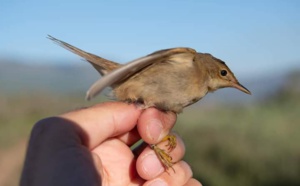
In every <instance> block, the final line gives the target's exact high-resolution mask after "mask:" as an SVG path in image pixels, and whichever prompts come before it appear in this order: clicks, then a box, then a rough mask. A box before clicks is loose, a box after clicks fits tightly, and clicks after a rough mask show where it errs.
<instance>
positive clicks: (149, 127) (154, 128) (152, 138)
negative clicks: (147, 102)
mask: <svg viewBox="0 0 300 186" xmlns="http://www.w3.org/2000/svg"><path fill="white" fill-rule="evenodd" d="M176 118H177V117H176V114H175V113H173V112H163V111H160V110H158V109H156V108H148V109H146V110H144V111H143V112H142V114H141V116H140V118H139V119H138V124H137V128H138V131H139V133H140V135H141V137H142V138H143V140H144V141H145V142H147V143H149V144H156V143H158V142H160V141H161V140H162V139H163V138H164V137H165V136H166V135H167V134H168V133H169V131H170V130H171V129H172V127H173V126H174V124H175V122H176Z"/></svg>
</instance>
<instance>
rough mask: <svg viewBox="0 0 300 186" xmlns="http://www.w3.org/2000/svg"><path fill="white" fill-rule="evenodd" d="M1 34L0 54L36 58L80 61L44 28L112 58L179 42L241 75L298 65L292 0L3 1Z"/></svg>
mask: <svg viewBox="0 0 300 186" xmlns="http://www.w3.org/2000/svg"><path fill="white" fill-rule="evenodd" d="M0 33H1V35H0V57H1V56H5V57H14V58H19V59H26V61H31V63H39V64H43V63H55V64H56V63H57V62H60V63H64V64H71V65H72V64H73V62H72V61H73V60H74V61H75V62H74V64H79V63H82V62H81V61H80V60H78V59H79V58H78V57H77V56H75V55H74V54H72V53H70V52H68V51H66V50H64V49H62V48H60V47H58V46H56V45H54V44H53V43H52V42H51V41H49V40H47V39H46V36H47V34H50V35H52V36H54V37H57V38H59V39H61V40H64V41H66V42H68V43H70V44H73V45H75V46H77V47H79V48H82V49H84V50H86V51H89V52H91V53H94V54H98V55H100V56H103V57H107V58H109V59H112V60H116V61H119V62H127V61H130V60H132V59H135V58H138V57H141V56H143V55H146V54H148V53H151V52H153V51H155V50H159V49H164V48H171V47H178V46H186V47H192V48H195V49H196V50H197V51H199V52H208V53H211V54H213V55H214V56H216V57H218V58H220V59H222V60H224V61H225V62H226V63H227V64H228V66H229V67H230V68H231V69H232V70H233V71H234V72H235V74H238V75H240V76H244V77H249V76H250V77H251V74H252V73H257V74H260V75H261V74H265V73H272V72H276V73H277V72H279V71H281V69H284V70H286V69H289V68H294V67H300V64H299V63H300V1H296V0H295V1H290V0H285V1H284V0H282V1H276V0H273V1H267V0H261V1H248V2H246V1H244V2H242V1H221V0H220V1H213V0H211V1H200V0H181V1H179V0H152V1H138V0H132V1H121V0H119V1H116V0H112V1H99V0H98V1H96V0H93V1H75V0H72V1H68V0H66V1H61V0H52V1H48V2H47V1H37V0H27V1H16V0H2V1H1V2H0ZM28 59H29V60H28ZM61 59H63V60H61ZM55 61H56V62H55Z"/></svg>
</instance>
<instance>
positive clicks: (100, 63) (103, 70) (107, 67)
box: [48, 35, 120, 75]
mask: <svg viewBox="0 0 300 186" xmlns="http://www.w3.org/2000/svg"><path fill="white" fill-rule="evenodd" d="M48 39H50V40H52V41H54V42H55V43H56V44H58V45H60V46H61V47H63V48H65V49H67V50H69V51H71V52H73V53H74V54H77V55H79V56H80V57H83V58H84V59H85V60H87V61H88V62H89V63H90V64H91V65H93V67H94V68H95V69H96V70H97V71H98V72H99V73H100V74H101V75H105V74H107V73H109V72H111V71H112V70H114V69H116V68H118V67H119V66H120V64H118V63H115V62H113V61H110V60H107V59H104V58H102V57H99V56H97V55H94V54H91V53H88V52H85V51H83V50H81V49H79V48H77V47H74V46H72V45H70V44H69V43H66V42H64V41H61V40H59V39H56V38H55V37H52V36H50V35H48Z"/></svg>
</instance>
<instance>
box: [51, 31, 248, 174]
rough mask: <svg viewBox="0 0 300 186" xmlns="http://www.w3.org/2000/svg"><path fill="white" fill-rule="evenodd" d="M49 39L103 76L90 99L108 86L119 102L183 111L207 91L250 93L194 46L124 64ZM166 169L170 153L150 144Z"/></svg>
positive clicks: (224, 67) (170, 142)
mask: <svg viewBox="0 0 300 186" xmlns="http://www.w3.org/2000/svg"><path fill="white" fill-rule="evenodd" d="M49 39H51V40H52V41H54V42H56V43H57V44H59V45H60V46H62V47H64V48H66V49H68V50H70V51H71V52H73V53H75V54H77V55H79V56H81V57H83V58H84V59H85V60H87V61H88V62H89V63H91V64H92V65H93V66H94V68H95V69H96V70H97V71H98V72H99V73H100V74H101V75H102V76H103V77H102V78H101V79H99V80H98V81H97V82H95V83H94V84H93V85H92V87H91V88H90V89H89V90H88V91H87V95H86V98H87V99H91V98H93V97H94V96H96V95H97V94H98V93H100V92H101V91H102V90H103V89H104V88H105V87H107V86H110V87H112V89H113V93H114V96H115V97H116V99H117V100H119V101H125V102H128V103H139V104H141V105H142V106H143V108H144V109H146V108H149V107H155V108H157V109H159V110H162V111H172V112H175V113H180V112H182V109H183V108H184V107H186V106H188V105H191V104H193V103H195V102H197V101H199V100H200V99H201V98H202V97H204V96H205V95H206V94H207V93H208V92H213V91H215V90H217V89H220V88H225V87H233V88H236V89H238V90H241V91H243V92H245V93H247V94H251V93H250V91H249V90H248V89H247V88H245V87H244V86H243V85H241V84H240V83H239V82H238V80H237V79H236V78H235V76H234V74H233V73H232V72H231V70H230V69H229V68H228V67H227V65H226V64H225V63H224V62H223V61H221V60H220V59H218V58H215V57H214V56H212V55H211V54H207V53H197V52H196V51H195V50H194V49H191V48H171V49H165V50H160V51H157V52H154V53H152V54H150V55H147V56H145V57H141V58H138V59H136V60H134V61H132V62H129V63H127V64H125V65H121V64H119V63H115V62H113V61H109V60H107V59H104V58H101V57H99V56H96V55H94V54H91V53H88V52H85V51H83V50H80V49H78V48H76V47H74V46H72V45H70V44H68V43H66V42H63V41H60V40H58V39H56V38H54V37H52V36H49ZM166 140H168V146H169V151H171V150H173V149H174V148H175V147H176V137H175V136H174V135H168V136H167V137H166V138H165V139H163V141H166ZM151 147H152V149H153V150H154V151H155V152H156V154H157V156H158V157H159V159H160V160H161V162H162V164H163V165H164V166H165V168H166V169H168V168H172V165H173V162H172V158H171V156H170V155H169V153H168V152H165V151H164V150H162V149H160V148H158V147H157V146H156V145H151Z"/></svg>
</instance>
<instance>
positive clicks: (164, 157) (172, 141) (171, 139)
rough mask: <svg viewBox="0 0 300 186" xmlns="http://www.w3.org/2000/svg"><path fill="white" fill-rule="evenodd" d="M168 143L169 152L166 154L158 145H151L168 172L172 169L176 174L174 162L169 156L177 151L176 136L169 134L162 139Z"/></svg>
mask: <svg viewBox="0 0 300 186" xmlns="http://www.w3.org/2000/svg"><path fill="white" fill-rule="evenodd" d="M164 141H168V143H167V144H166V147H167V148H168V152H166V151H165V150H163V149H160V148H159V147H158V146H156V145H150V146H151V148H152V149H153V150H154V152H155V154H156V155H157V157H158V159H159V160H160V161H161V163H162V164H163V166H164V168H165V169H166V170H168V169H169V168H172V170H173V171H174V172H175V170H174V169H173V167H172V166H173V165H174V162H172V157H171V155H170V154H169V153H170V152H171V151H172V150H173V149H175V147H176V145H177V142H176V136H175V135H173V134H169V135H167V136H166V137H164V138H163V139H162V141H161V142H164Z"/></svg>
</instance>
